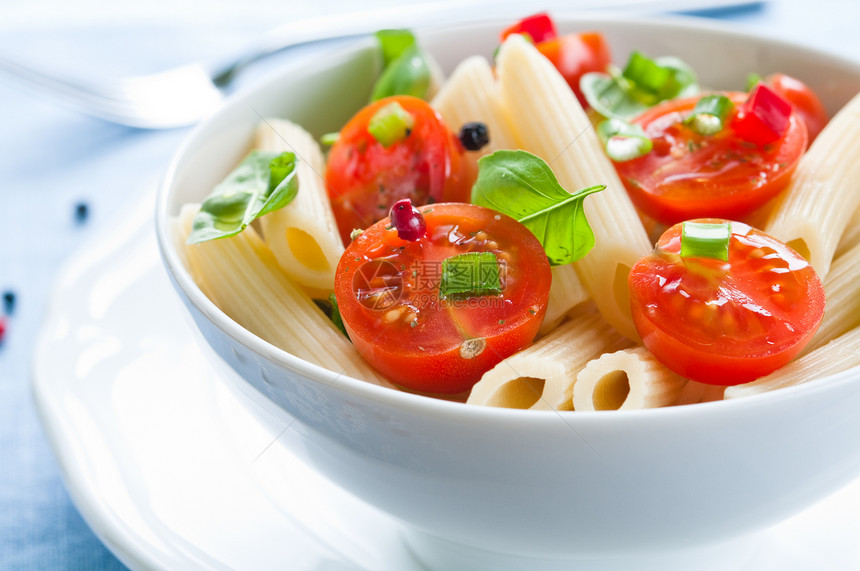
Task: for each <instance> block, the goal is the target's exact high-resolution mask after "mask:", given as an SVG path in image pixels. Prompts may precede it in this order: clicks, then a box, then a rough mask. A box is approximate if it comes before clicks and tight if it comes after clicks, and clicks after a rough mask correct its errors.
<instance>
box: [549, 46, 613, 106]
mask: <svg viewBox="0 0 860 571" xmlns="http://www.w3.org/2000/svg"><path fill="white" fill-rule="evenodd" d="M536 47H537V49H538V51H540V52H541V53H542V54H543V55H544V56H546V58H547V59H549V61H551V62H552V64H553V65H554V66H555V68H556V69H557V70H558V72H559V73H560V74H561V75H562V76H563V77H564V79H565V81H567V84H568V85H569V86H570V88H571V89H572V90H573V92H574V93H575V94H576V98H577V99H578V100H579V103H580V104H581V105H582V106H583V107H587V106H588V102H587V101H586V99H585V95H583V94H582V89H580V87H579V80H580V78H582V76H583V75H584V74H586V73H589V72H594V71H598V72H603V71H606V68H607V66H609V63H610V61H611V59H612V54H611V52H610V50H609V43H608V42H607V41H606V38H605V37H604V36H603V34H601V33H599V32H582V33H579V34H565V35H563V36H559V37H557V38H554V39H551V40H546V41H544V42H541V43H539V44H537V46H536Z"/></svg>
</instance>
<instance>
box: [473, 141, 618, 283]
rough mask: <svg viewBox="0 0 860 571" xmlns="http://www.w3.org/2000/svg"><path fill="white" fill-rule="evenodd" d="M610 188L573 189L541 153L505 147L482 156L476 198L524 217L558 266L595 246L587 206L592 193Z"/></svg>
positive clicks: (512, 215)
mask: <svg viewBox="0 0 860 571" xmlns="http://www.w3.org/2000/svg"><path fill="white" fill-rule="evenodd" d="M604 188H606V186H605V185H596V186H590V187H588V188H583V189H582V190H579V191H578V192H575V193H573V194H571V193H569V192H568V191H566V190H565V189H564V188H562V186H561V185H560V184H559V183H558V179H556V177H555V174H554V173H553V172H552V169H551V168H550V167H549V165H547V164H546V162H544V161H543V159H541V158H540V157H537V156H535V155H533V154H531V153H528V152H526V151H510V150H502V151H496V152H495V153H493V154H491V155H487V156H485V157H483V158H481V159H480V160H479V161H478V178H477V180H476V181H475V185H474V186H473V187H472V202H473V203H475V204H478V205H481V206H486V207H488V208H492V209H493V210H496V211H498V212H501V213H503V214H507V215H508V216H510V217H511V218H514V219H516V220H518V221H519V222H521V223H522V224H523V225H524V226H525V227H526V228H528V229H529V230H531V232H532V234H534V235H535V236H536V237H537V239H538V240H539V241H540V243H541V245H542V246H543V247H544V250H545V251H546V255H547V258H548V259H549V262H550V264H551V265H554V266H555V265H562V264H568V263H570V262H575V261H576V260H578V259H580V258H582V257H583V256H585V255H586V254H587V253H588V252H589V251H590V250H591V248H593V247H594V233H593V232H592V230H591V226H589V224H588V220H587V219H586V217H585V211H584V210H583V208H582V206H583V201H584V199H585V197H586V196H588V195H589V194H592V193H594V192H598V191H601V190H603V189H604Z"/></svg>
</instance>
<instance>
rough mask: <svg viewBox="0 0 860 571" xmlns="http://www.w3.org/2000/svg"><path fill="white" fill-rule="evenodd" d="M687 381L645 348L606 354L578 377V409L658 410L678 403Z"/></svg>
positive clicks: (575, 392) (575, 398)
mask: <svg viewBox="0 0 860 571" xmlns="http://www.w3.org/2000/svg"><path fill="white" fill-rule="evenodd" d="M686 382H687V381H686V379H684V378H682V377H680V376H678V375H676V374H675V373H673V372H672V371H670V370H669V369H667V368H666V367H665V366H663V365H662V364H661V363H660V362H659V361H657V359H655V358H654V356H653V355H652V354H651V353H650V352H649V351H648V350H647V349H646V348H644V347H641V346H640V347H633V348H629V349H622V350H620V351H616V352H614V353H604V354H603V355H601V356H600V357H598V358H596V359H593V360H591V361H589V362H588V364H586V365H585V367H584V368H583V369H582V370H581V371H580V372H579V374H578V375H577V376H576V382H575V383H574V384H573V409H574V410H580V411H581V410H632V409H642V408H658V407H662V406H669V405H673V404H675V403H676V402H677V401H678V398H679V397H680V395H681V390H682V389H683V388H684V385H685V384H686Z"/></svg>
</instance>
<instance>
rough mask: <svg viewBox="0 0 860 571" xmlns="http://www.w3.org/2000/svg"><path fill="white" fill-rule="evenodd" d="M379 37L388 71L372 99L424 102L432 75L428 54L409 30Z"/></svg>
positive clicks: (381, 31)
mask: <svg viewBox="0 0 860 571" xmlns="http://www.w3.org/2000/svg"><path fill="white" fill-rule="evenodd" d="M376 38H377V39H378V40H379V45H380V48H381V50H382V59H383V65H384V68H383V70H382V74H381V75H380V76H379V79H377V80H376V84H375V85H374V86H373V92H372V93H371V96H370V100H371V101H376V100H378V99H383V98H385V97H390V96H392V95H412V96H414V97H419V98H421V99H424V98H425V97H426V96H427V91H428V90H429V89H430V82H431V79H432V75H433V74H432V72H431V70H430V64H429V61H428V59H427V55H426V54H425V53H424V51H423V50H422V49H421V48H420V47H419V46H418V42H417V41H416V40H415V36H414V35H413V34H412V32H410V31H409V30H380V31H378V32H376Z"/></svg>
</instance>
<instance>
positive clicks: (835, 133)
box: [765, 95, 860, 279]
mask: <svg viewBox="0 0 860 571" xmlns="http://www.w3.org/2000/svg"><path fill="white" fill-rule="evenodd" d="M858 181H860V95H857V96H855V97H854V99H852V100H851V101H849V102H848V103H847V104H846V105H845V107H843V108H842V110H840V111H839V112H838V113H837V114H836V115H835V116H834V117H833V119H831V120H830V122H829V123H828V124H827V126H826V127H825V128H824V130H823V131H821V133H820V134H819V135H818V138H816V139H815V141H814V142H813V143H812V145H810V147H809V151H808V152H807V153H806V154H805V155H804V156H803V157H802V158H801V159H800V164H799V165H798V167H797V170H796V171H795V173H794V176H793V177H792V180H791V183H790V184H789V185H788V188H787V189H786V190H785V191H783V193H782V194H781V195H780V197H779V198H778V200H777V202H776V205H775V206H774V209H773V212H772V214H771V217H770V219H769V220H768V223H767V225H766V227H765V231H767V232H768V233H769V234H771V235H772V236H774V237H776V238H778V239H780V240H782V241H783V242H785V243H786V244H788V245H789V246H791V247H792V248H794V249H795V250H796V251H797V252H798V253H800V254H801V255H803V256H804V257H805V258H806V259H808V260H809V262H810V263H811V264H812V267H814V268H815V271H817V272H818V275H819V276H821V277H822V279H823V278H824V277H825V276H826V275H827V272H828V271H829V270H830V264H831V262H832V260H833V255H834V252H835V251H836V248H837V246H838V245H839V240H840V238H841V237H842V233H843V232H844V231H845V228H846V227H847V225H848V223H849V221H850V220H851V218H852V216H853V215H854V212H855V211H856V210H857V208H858V206H860V182H858Z"/></svg>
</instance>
